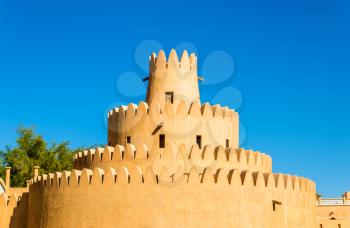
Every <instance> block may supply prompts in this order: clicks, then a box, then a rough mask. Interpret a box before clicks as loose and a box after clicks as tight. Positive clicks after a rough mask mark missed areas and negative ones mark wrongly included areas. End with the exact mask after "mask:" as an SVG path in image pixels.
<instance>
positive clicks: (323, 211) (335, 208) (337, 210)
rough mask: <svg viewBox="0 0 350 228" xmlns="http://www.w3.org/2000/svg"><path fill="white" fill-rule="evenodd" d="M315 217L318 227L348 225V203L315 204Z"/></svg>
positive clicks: (349, 218)
mask: <svg viewBox="0 0 350 228" xmlns="http://www.w3.org/2000/svg"><path fill="white" fill-rule="evenodd" d="M316 219H317V225H318V227H321V225H322V228H347V227H350V205H317V206H316Z"/></svg>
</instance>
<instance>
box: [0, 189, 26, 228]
mask: <svg viewBox="0 0 350 228" xmlns="http://www.w3.org/2000/svg"><path fill="white" fill-rule="evenodd" d="M28 195H29V193H22V194H21V195H17V194H12V193H11V194H6V193H4V194H1V195H0V227H1V228H8V227H11V228H23V227H27V209H28Z"/></svg>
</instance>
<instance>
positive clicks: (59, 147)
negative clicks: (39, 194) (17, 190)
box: [0, 128, 82, 187]
mask: <svg viewBox="0 0 350 228" xmlns="http://www.w3.org/2000/svg"><path fill="white" fill-rule="evenodd" d="M17 133H18V138H17V140H16V142H17V145H16V146H15V147H13V148H12V147H9V146H7V147H6V148H5V151H0V172H1V175H2V177H4V169H5V167H6V166H10V167H11V168H12V169H11V185H12V186H16V187H21V186H25V185H26V180H28V179H30V178H31V177H32V176H33V166H36V165H38V166H40V172H41V173H49V172H56V171H63V170H70V169H72V166H73V164H72V156H73V154H74V153H75V152H77V151H79V150H81V149H82V148H79V149H76V150H71V149H70V148H69V143H68V142H63V143H60V144H56V143H53V144H52V145H50V146H48V144H47V143H46V142H45V141H44V139H43V137H42V136H40V135H37V134H36V133H35V132H34V129H33V128H19V129H18V130H17Z"/></svg>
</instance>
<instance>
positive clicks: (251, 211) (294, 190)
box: [28, 167, 315, 228]
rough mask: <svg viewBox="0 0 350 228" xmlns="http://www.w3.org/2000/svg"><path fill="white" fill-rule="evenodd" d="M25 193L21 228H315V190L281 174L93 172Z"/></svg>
mask: <svg viewBox="0 0 350 228" xmlns="http://www.w3.org/2000/svg"><path fill="white" fill-rule="evenodd" d="M30 192H31V194H30V197H29V215H28V219H29V220H28V225H29V227H115V225H116V224H118V225H117V226H119V227H266V228H271V227H272V228H273V227H276V228H277V227H278V228H280V227H296V228H300V227H315V219H314V218H315V197H314V196H315V185H314V183H313V182H312V181H309V180H307V179H304V178H298V177H292V176H289V175H280V174H276V175H273V174H271V173H262V172H255V173H252V172H250V171H243V172H239V171H238V170H224V169H222V170H210V169H206V170H204V171H203V173H199V172H198V171H197V170H196V169H192V170H191V171H190V173H189V174H183V173H182V172H178V173H170V172H168V171H167V169H166V168H164V169H162V171H161V173H160V174H155V173H154V172H153V171H152V169H148V170H146V173H144V174H143V173H142V172H141V171H140V169H136V168H135V169H130V170H129V169H127V168H125V167H120V168H119V169H112V168H110V169H107V170H102V169H98V168H96V169H95V170H94V171H91V170H87V169H84V170H83V171H76V170H74V171H72V172H63V173H56V174H54V175H47V176H43V177H41V178H38V180H36V181H33V184H32V185H31V186H30ZM275 201H276V202H279V203H280V205H275V210H274V209H273V202H275ZM218 208H220V209H219V210H218Z"/></svg>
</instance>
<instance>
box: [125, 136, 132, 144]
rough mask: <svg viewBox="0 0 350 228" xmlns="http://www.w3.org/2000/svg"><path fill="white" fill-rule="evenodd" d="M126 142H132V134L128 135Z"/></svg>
mask: <svg viewBox="0 0 350 228" xmlns="http://www.w3.org/2000/svg"><path fill="white" fill-rule="evenodd" d="M126 143H127V144H130V143H131V137H130V136H128V137H126Z"/></svg>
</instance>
